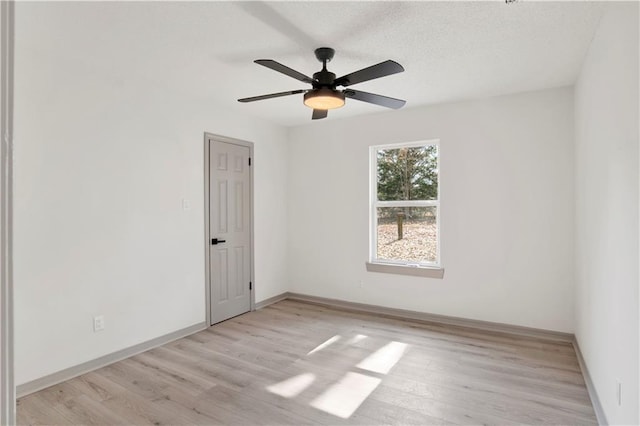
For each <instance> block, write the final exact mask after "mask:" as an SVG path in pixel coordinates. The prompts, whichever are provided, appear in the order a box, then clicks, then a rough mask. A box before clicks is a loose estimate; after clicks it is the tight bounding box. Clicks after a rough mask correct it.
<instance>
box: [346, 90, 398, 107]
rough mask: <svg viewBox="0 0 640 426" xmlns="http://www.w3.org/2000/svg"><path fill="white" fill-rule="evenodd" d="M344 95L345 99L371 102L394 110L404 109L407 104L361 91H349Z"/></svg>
mask: <svg viewBox="0 0 640 426" xmlns="http://www.w3.org/2000/svg"><path fill="white" fill-rule="evenodd" d="M343 93H344V96H345V97H347V98H351V99H355V100H356V101H362V102H369V103H370V104H376V105H380V106H383V107H387V108H393V109H398V108H402V107H403V106H404V104H406V103H407V101H403V100H402V99H396V98H390V97H388V96H382V95H376V94H375V93H369V92H362V91H360V90H351V89H347V90H345V91H344V92H343Z"/></svg>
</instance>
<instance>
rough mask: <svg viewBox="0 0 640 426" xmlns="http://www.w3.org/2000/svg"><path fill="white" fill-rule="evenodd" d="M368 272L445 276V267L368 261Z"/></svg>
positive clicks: (431, 276) (432, 276)
mask: <svg viewBox="0 0 640 426" xmlns="http://www.w3.org/2000/svg"><path fill="white" fill-rule="evenodd" d="M366 265H367V271H368V272H382V273H385V274H396V275H410V276H413V277H425V278H440V279H442V277H443V276H444V268H441V267H426V266H408V265H391V264H389V263H373V262H366Z"/></svg>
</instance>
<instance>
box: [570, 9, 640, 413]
mask: <svg viewBox="0 0 640 426" xmlns="http://www.w3.org/2000/svg"><path fill="white" fill-rule="evenodd" d="M638 48H639V46H638V4H637V3H635V4H634V3H627V4H624V5H617V6H616V7H612V8H611V9H610V11H609V12H608V13H606V14H605V15H604V16H603V18H602V21H601V23H600V26H599V28H598V31H597V33H596V35H595V37H594V39H593V41H592V44H591V47H590V49H589V52H588V54H587V56H586V58H585V62H584V65H583V68H582V72H581V75H580V77H579V80H578V82H577V83H576V88H575V126H576V128H575V133H576V153H575V158H576V180H575V182H576V183H575V186H576V232H575V236H576V244H575V245H576V337H577V340H578V343H579V345H580V348H581V351H582V354H583V356H584V358H585V361H586V364H587V368H588V370H589V372H590V375H591V377H592V379H593V382H594V384H595V387H596V390H597V393H598V396H599V399H600V401H601V403H602V405H603V409H604V412H605V415H606V417H607V420H608V422H609V423H611V424H638V423H639V422H640V418H639V414H638V409H639V407H638V399H639V398H640V396H639V393H638V363H639V353H638V333H639V328H638V321H639V317H638V255H639V253H638V189H639V188H638V178H639V177H638V118H639V117H638V112H639V111H638ZM616 380H620V381H622V386H623V389H622V398H623V401H622V406H618V404H617V401H616Z"/></svg>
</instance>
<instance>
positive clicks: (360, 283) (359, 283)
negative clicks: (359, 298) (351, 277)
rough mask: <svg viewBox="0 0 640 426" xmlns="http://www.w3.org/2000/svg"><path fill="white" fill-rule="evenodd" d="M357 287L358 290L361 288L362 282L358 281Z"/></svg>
mask: <svg viewBox="0 0 640 426" xmlns="http://www.w3.org/2000/svg"><path fill="white" fill-rule="evenodd" d="M358 287H359V288H362V280H359V281H358Z"/></svg>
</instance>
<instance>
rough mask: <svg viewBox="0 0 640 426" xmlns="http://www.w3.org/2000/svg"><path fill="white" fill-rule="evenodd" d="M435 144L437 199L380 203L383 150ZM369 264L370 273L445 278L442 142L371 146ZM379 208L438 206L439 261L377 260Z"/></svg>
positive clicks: (437, 255)
mask: <svg viewBox="0 0 640 426" xmlns="http://www.w3.org/2000/svg"><path fill="white" fill-rule="evenodd" d="M429 145H432V146H433V145H435V146H436V147H437V149H438V199H437V200H411V201H379V200H378V151H379V150H383V149H399V148H417V147H422V146H429ZM369 173H370V175H369V232H370V238H369V241H370V244H369V262H367V270H368V271H370V272H388V273H397V274H405V275H416V276H427V277H434V278H442V275H443V273H444V270H443V269H442V266H441V259H440V257H441V253H440V186H441V173H440V140H439V139H431V140H422V141H416V142H402V143H394V144H385V145H375V146H370V147H369ZM378 207H435V208H436V245H437V246H436V260H435V262H413V261H399V260H388V259H378V258H377V251H378V250H377V248H378V232H377V230H378V214H377V209H378Z"/></svg>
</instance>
